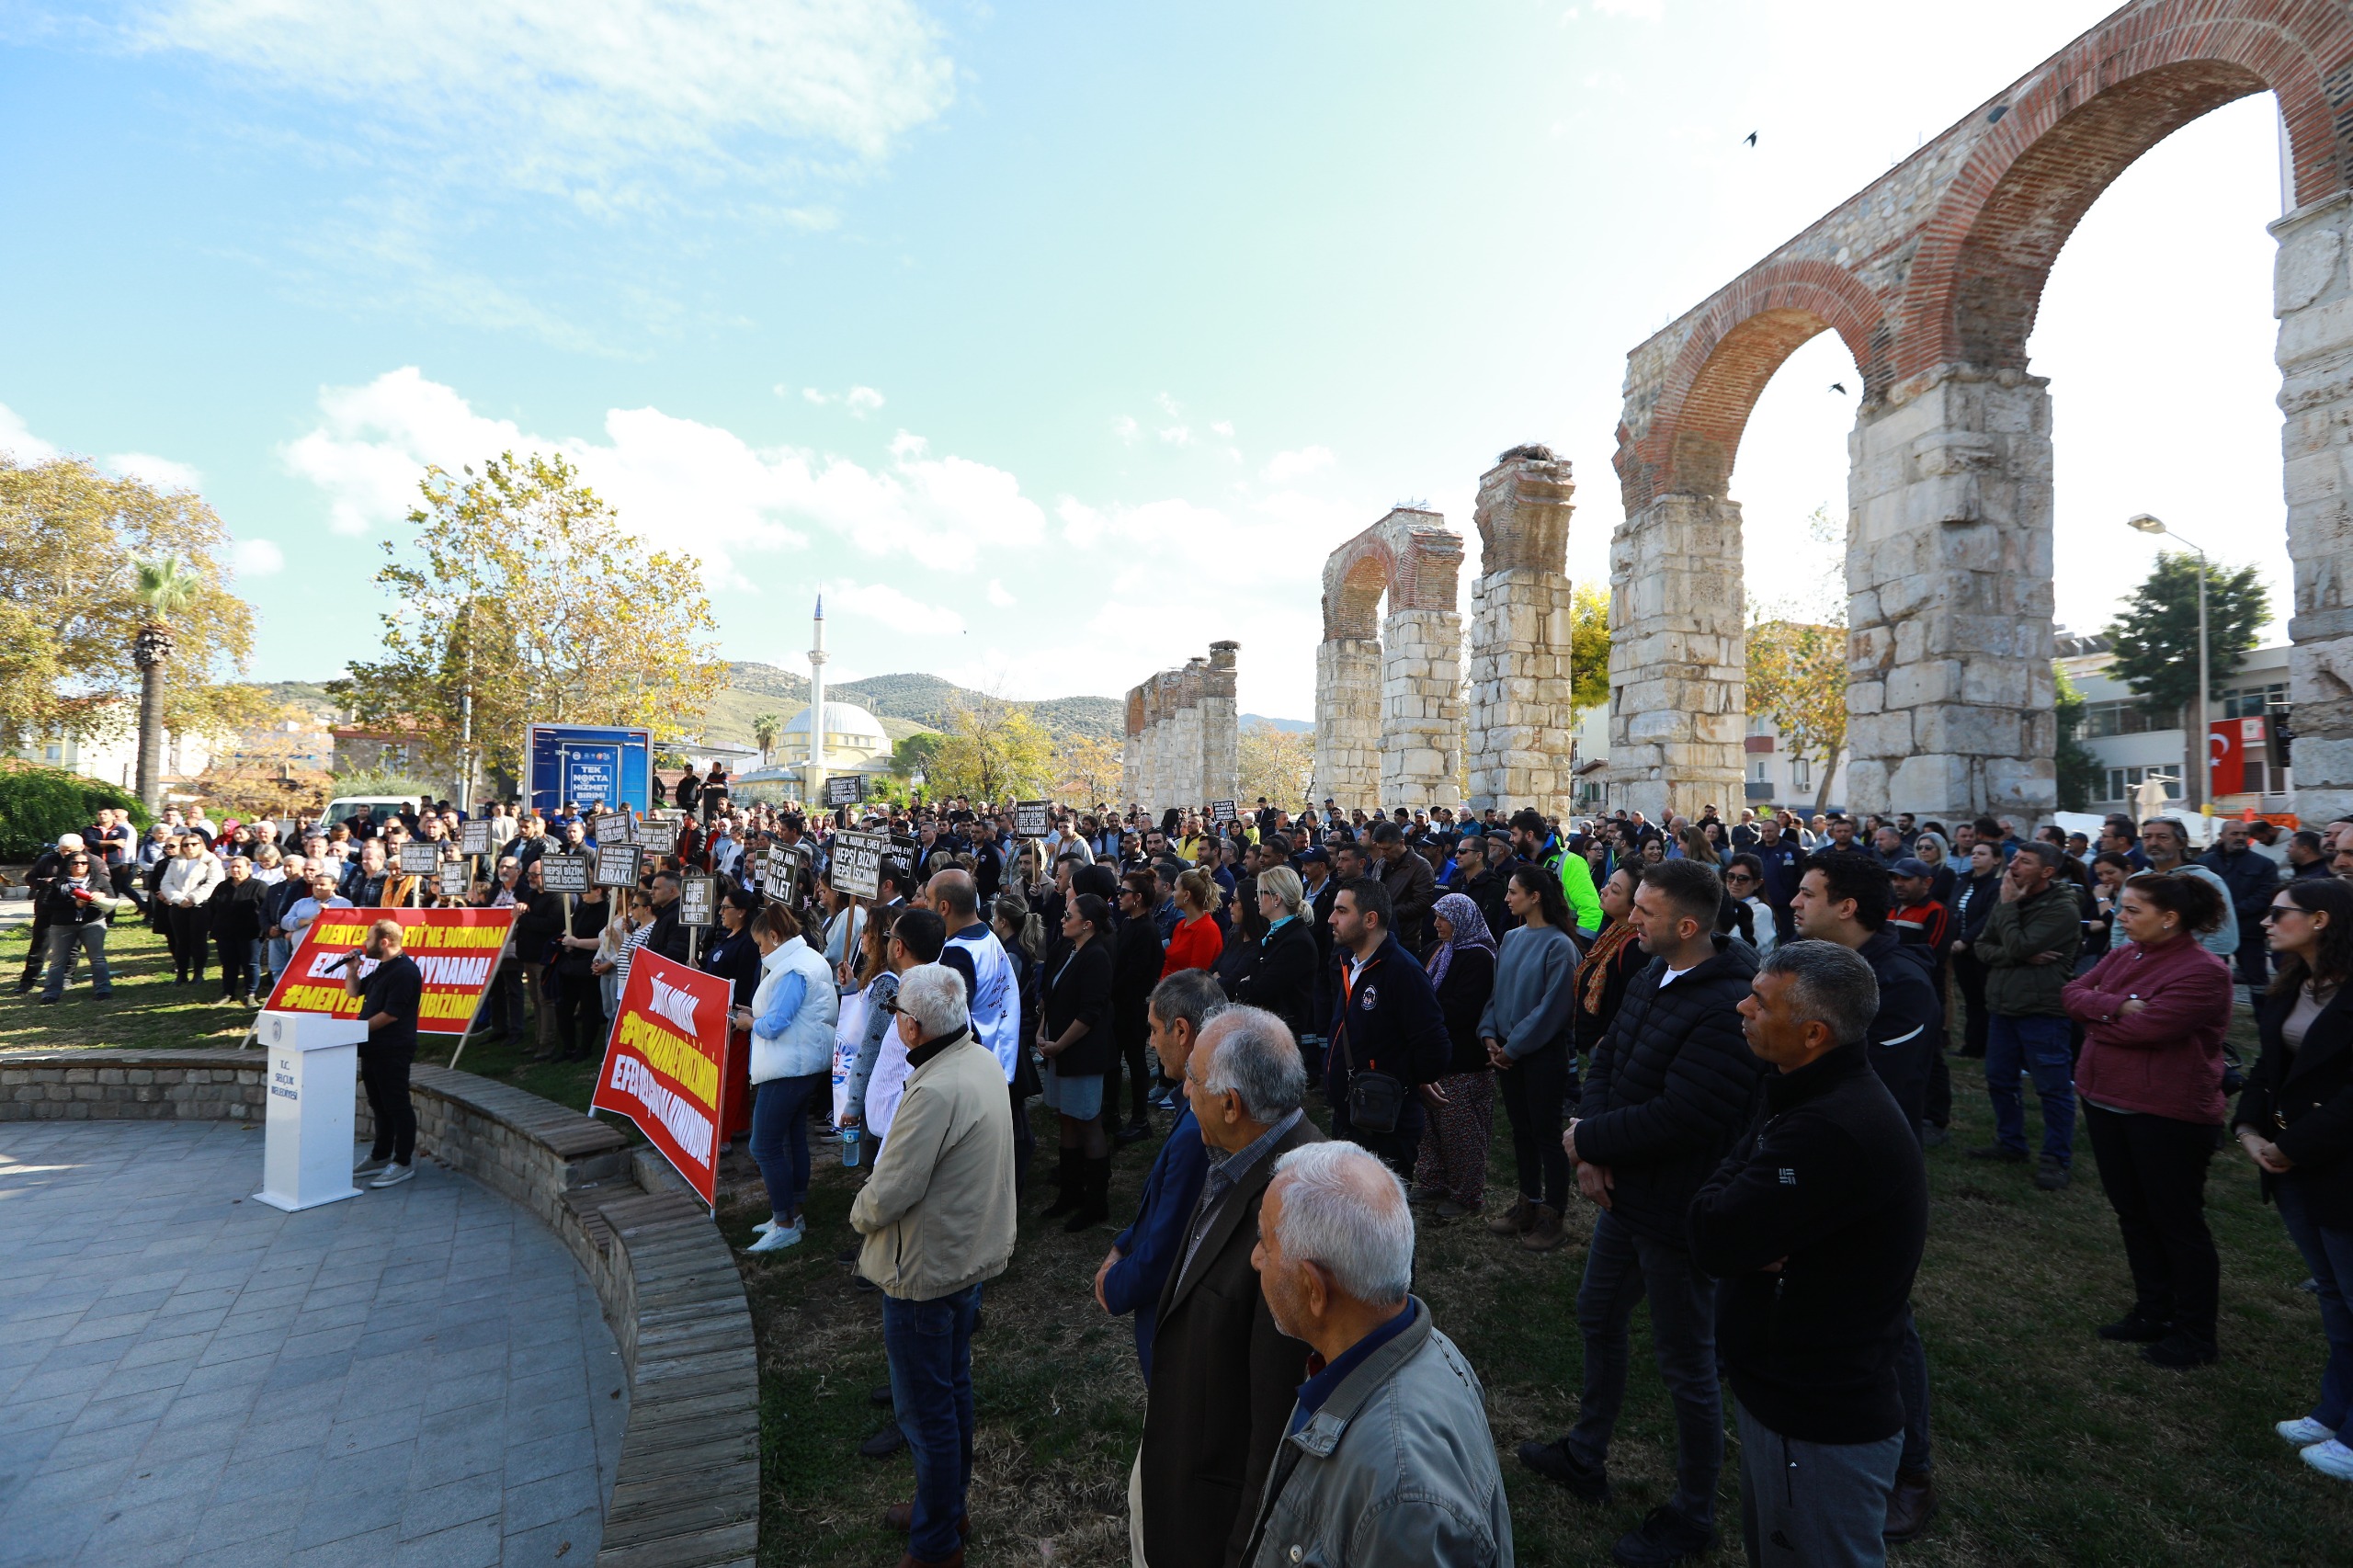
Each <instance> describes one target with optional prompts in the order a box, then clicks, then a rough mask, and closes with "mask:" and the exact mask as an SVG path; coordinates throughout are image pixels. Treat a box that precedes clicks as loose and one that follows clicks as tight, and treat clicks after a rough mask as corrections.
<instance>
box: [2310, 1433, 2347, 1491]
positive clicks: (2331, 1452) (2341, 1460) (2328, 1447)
mask: <svg viewBox="0 0 2353 1568" xmlns="http://www.w3.org/2000/svg"><path fill="white" fill-rule="evenodd" d="M2304 1462H2305V1463H2306V1464H2308V1465H2310V1466H2312V1467H2313V1469H2314V1470H2316V1471H2320V1472H2321V1473H2322V1474H2323V1475H2330V1476H2335V1477H2336V1479H2337V1480H2339V1481H2353V1449H2348V1448H2347V1447H2346V1446H2345V1445H2344V1444H2342V1443H2340V1442H2338V1441H2337V1440H2336V1438H2334V1437H2331V1438H2329V1439H2328V1440H2327V1441H2326V1442H2325V1443H2314V1444H2313V1446H2312V1447H2311V1448H2309V1449H2305V1450H2304Z"/></svg>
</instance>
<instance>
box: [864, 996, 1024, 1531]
mask: <svg viewBox="0 0 2353 1568" xmlns="http://www.w3.org/2000/svg"><path fill="white" fill-rule="evenodd" d="M892 1010H893V1011H895V1012H896V1013H897V1014H898V1028H899V1038H900V1040H903V1041H904V1042H905V1044H906V1047H907V1068H908V1072H907V1084H906V1089H905V1091H904V1096H903V1097H902V1098H901V1099H900V1101H899V1109H898V1114H897V1116H896V1117H895V1118H894V1119H892V1123H891V1136H890V1137H888V1138H887V1139H885V1140H883V1142H882V1153H881V1159H879V1160H878V1161H876V1162H875V1165H874V1174H873V1175H872V1176H870V1177H868V1178H867V1183H866V1186H865V1187H863V1188H861V1189H860V1190H859V1192H858V1201H857V1203H855V1204H854V1205H852V1206H851V1209H850V1211H849V1222H850V1223H851V1224H852V1225H854V1226H856V1227H857V1228H858V1234H859V1235H861V1236H863V1237H865V1238H866V1240H865V1243H864V1244H863V1245H862V1246H861V1247H860V1248H859V1251H858V1272H859V1273H860V1274H862V1275H864V1276H865V1277H866V1278H869V1279H870V1280H872V1281H873V1282H874V1283H875V1284H876V1285H878V1286H880V1287H881V1290H882V1348H883V1351H884V1353H885V1354H886V1355H887V1356H888V1357H889V1358H890V1363H891V1403H892V1406H893V1407H894V1409H895V1411H896V1413H897V1415H898V1419H899V1426H900V1428H901V1429H902V1430H903V1431H904V1432H905V1434H906V1437H907V1447H908V1449H909V1450H910V1451H911V1452H912V1453H913V1455H914V1457H915V1501H914V1502H913V1503H902V1504H900V1505H898V1506H895V1507H893V1508H892V1509H891V1511H890V1513H889V1515H888V1516H887V1517H888V1519H889V1521H890V1523H892V1525H894V1526H897V1527H898V1528H903V1529H905V1530H906V1531H908V1541H907V1554H906V1555H905V1556H904V1557H903V1558H902V1559H900V1568H962V1565H963V1562H964V1545H963V1537H964V1535H965V1533H966V1531H967V1528H968V1525H967V1521H966V1519H965V1513H964V1494H965V1493H966V1491H967V1489H968V1488H969V1487H970V1486H971V1484H972V1431H973V1424H972V1324H973V1323H974V1321H975V1320H976V1319H977V1318H978V1317H979V1316H980V1311H981V1283H982V1281H983V1280H986V1279H992V1278H995V1277H996V1276H997V1275H999V1274H1002V1273H1004V1272H1005V1266H1006V1263H1007V1262H1008V1261H1010V1260H1011V1258H1012V1256H1013V1238H1014V1219H1015V1216H1014V1193H1013V1129H1012V1126H1011V1124H1010V1123H1009V1122H1007V1121H1006V1116H1005V1070H1004V1068H1003V1066H1002V1065H1001V1064H1000V1063H999V1062H997V1059H996V1057H995V1054H994V1053H993V1052H991V1051H989V1050H987V1049H986V1048H985V1047H983V1045H981V1044H980V1043H979V1042H978V1041H977V1040H974V1039H973V1038H972V1020H971V1017H970V1016H969V1015H968V1013H967V1012H966V1010H965V1005H964V980H963V977H962V976H961V975H960V974H958V973H957V972H956V971H954V970H952V969H949V968H948V967H947V966H945V965H943V964H936V963H926V964H917V965H915V967H914V968H913V969H910V970H908V971H905V972H904V973H903V974H901V975H900V976H899V994H898V999H897V1001H896V1002H895V1003H894V1004H892Z"/></svg>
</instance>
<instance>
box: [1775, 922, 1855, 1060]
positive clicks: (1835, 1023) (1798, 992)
mask: <svg viewBox="0 0 2353 1568" xmlns="http://www.w3.org/2000/svg"><path fill="white" fill-rule="evenodd" d="M1757 972H1758V973H1759V974H1786V975H1788V976H1789V977H1790V1006H1792V1007H1794V1008H1796V1009H1797V1014H1798V1017H1800V1018H1802V1019H1803V1020H1804V1021H1806V1022H1808V1023H1819V1024H1822V1025H1824V1027H1825V1028H1828V1029H1829V1030H1830V1032H1831V1034H1832V1035H1833V1036H1834V1037H1836V1040H1837V1041H1838V1043H1839V1044H1840V1045H1852V1044H1853V1043H1854V1042H1855V1041H1857V1040H1860V1039H1862V1038H1863V1034H1864V1031H1866V1030H1868V1029H1869V1028H1870V1027H1871V1019H1872V1018H1874V1017H1877V1016H1878V1014H1879V977H1878V976H1877V975H1874V974H1873V973H1871V966H1870V964H1867V963H1865V962H1864V961H1863V958H1862V955H1861V954H1860V953H1858V952H1856V951H1855V950H1854V949H1851V948H1846V947H1842V946H1840V945H1839V944H1838V943H1836V942H1821V941H1800V942H1784V943H1782V944H1781V945H1780V946H1779V947H1778V948H1775V949H1773V952H1772V955H1771V956H1770V957H1769V958H1768V959H1767V960H1765V961H1764V963H1762V964H1761V965H1759V966H1758V967H1757Z"/></svg>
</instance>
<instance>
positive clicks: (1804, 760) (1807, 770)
mask: <svg viewBox="0 0 2353 1568" xmlns="http://www.w3.org/2000/svg"><path fill="white" fill-rule="evenodd" d="M1790 789H1792V790H1811V789H1813V758H1812V757H1810V756H1793V757H1791V758H1790Z"/></svg>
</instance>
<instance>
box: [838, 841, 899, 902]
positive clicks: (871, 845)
mask: <svg viewBox="0 0 2353 1568" xmlns="http://www.w3.org/2000/svg"><path fill="white" fill-rule="evenodd" d="M890 848H891V840H890V839H889V837H888V836H886V835H882V834H880V833H837V834H835V835H834V874H833V883H834V891H835V892H846V893H847V894H849V895H850V896H851V897H852V898H879V897H881V892H882V857H883V856H884V855H886V854H888V853H889V852H890Z"/></svg>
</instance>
